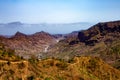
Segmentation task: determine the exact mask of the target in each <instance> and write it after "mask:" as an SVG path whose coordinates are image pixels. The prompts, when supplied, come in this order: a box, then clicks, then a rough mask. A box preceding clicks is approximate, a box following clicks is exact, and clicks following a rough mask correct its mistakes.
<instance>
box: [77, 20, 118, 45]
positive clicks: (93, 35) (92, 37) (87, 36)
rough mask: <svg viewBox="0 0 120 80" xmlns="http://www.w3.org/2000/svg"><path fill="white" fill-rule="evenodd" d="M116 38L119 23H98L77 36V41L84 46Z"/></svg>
mask: <svg viewBox="0 0 120 80" xmlns="http://www.w3.org/2000/svg"><path fill="white" fill-rule="evenodd" d="M118 37H120V21H114V22H105V23H98V24H96V25H94V26H93V27H91V28H89V29H88V30H85V31H81V32H79V34H78V38H79V41H80V42H84V43H85V44H86V45H89V44H93V43H96V42H99V41H106V40H108V39H109V40H110V39H111V40H113V39H114V38H118ZM111 40H110V41H111Z"/></svg>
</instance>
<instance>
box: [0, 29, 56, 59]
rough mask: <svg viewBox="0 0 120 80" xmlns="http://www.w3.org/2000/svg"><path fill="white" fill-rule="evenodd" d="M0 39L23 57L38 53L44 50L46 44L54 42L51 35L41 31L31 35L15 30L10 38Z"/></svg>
mask: <svg viewBox="0 0 120 80" xmlns="http://www.w3.org/2000/svg"><path fill="white" fill-rule="evenodd" d="M0 40H1V43H3V44H4V45H5V46H6V47H9V48H11V49H14V50H15V53H16V54H17V55H19V56H23V57H25V58H29V57H30V56H31V55H37V54H40V53H42V52H44V50H45V48H46V46H49V45H53V44H55V43H56V40H55V38H54V37H53V36H51V35H50V34H49V33H46V32H43V31H42V32H38V33H35V34H32V35H26V34H23V33H20V32H17V33H16V34H15V35H14V36H12V37H11V38H4V37H1V38H0Z"/></svg>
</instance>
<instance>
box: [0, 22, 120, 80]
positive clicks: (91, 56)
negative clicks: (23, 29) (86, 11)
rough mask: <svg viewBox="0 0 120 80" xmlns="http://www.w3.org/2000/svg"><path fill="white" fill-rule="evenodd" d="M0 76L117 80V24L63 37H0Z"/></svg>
mask: <svg viewBox="0 0 120 80" xmlns="http://www.w3.org/2000/svg"><path fill="white" fill-rule="evenodd" d="M36 55H37V56H36ZM24 58H27V60H26V59H24ZM0 76H1V77H0V79H1V80H6V79H7V80H16V79H17V80H34V79H35V80H120V21H113V22H104V23H98V24H96V25H94V26H92V27H91V28H89V29H87V30H83V31H79V32H73V33H70V34H67V35H64V36H63V35H50V34H48V33H46V32H39V33H35V34H33V35H25V34H23V33H20V32H17V33H16V34H15V35H14V36H13V37H11V38H5V37H2V36H1V37H0Z"/></svg>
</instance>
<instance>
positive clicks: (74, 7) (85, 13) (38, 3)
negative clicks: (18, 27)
mask: <svg viewBox="0 0 120 80" xmlns="http://www.w3.org/2000/svg"><path fill="white" fill-rule="evenodd" d="M113 20H120V0H0V23H7V22H13V21H21V22H24V23H71V22H103V21H113Z"/></svg>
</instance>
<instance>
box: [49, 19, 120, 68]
mask: <svg viewBox="0 0 120 80" xmlns="http://www.w3.org/2000/svg"><path fill="white" fill-rule="evenodd" d="M53 54H54V55H53ZM50 56H52V57H55V58H60V59H61V58H62V59H65V60H69V59H71V58H73V57H75V56H96V57H100V58H101V59H103V60H104V61H105V62H107V63H109V64H111V65H114V66H116V67H117V68H119V66H120V65H119V63H120V62H119V59H120V21H114V22H105V23H98V24H96V25H94V26H92V27H91V28H89V29H88V30H83V31H80V32H79V33H78V37H76V36H75V37H72V38H67V39H64V40H61V41H60V42H59V43H58V44H56V45H55V46H53V47H52V48H51V49H50V51H49V54H47V57H50Z"/></svg>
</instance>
